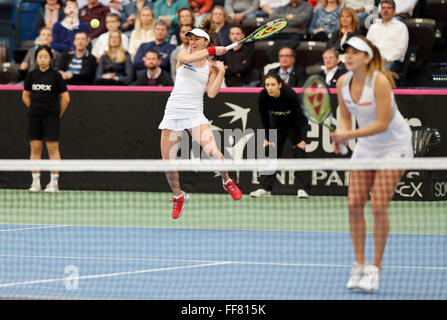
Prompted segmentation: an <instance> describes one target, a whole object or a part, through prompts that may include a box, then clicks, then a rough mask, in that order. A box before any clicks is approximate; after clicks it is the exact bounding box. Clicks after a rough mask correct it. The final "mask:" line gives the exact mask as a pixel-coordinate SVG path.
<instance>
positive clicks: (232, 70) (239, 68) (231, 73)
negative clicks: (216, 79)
mask: <svg viewBox="0 0 447 320" xmlns="http://www.w3.org/2000/svg"><path fill="white" fill-rule="evenodd" d="M244 38H245V33H244V31H243V30H242V27H241V26H240V25H233V26H231V27H230V40H231V42H238V41H240V40H242V39H244ZM253 49H254V48H253V45H252V44H251V43H249V44H245V45H240V46H237V47H236V48H234V49H233V50H230V51H228V52H227V53H226V54H225V56H224V62H225V69H226V72H225V84H226V85H227V87H243V86H246V85H248V84H249V82H250V75H251V67H252V65H253V52H254V50H253Z"/></svg>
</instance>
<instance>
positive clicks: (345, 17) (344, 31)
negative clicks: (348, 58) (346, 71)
mask: <svg viewBox="0 0 447 320" xmlns="http://www.w3.org/2000/svg"><path fill="white" fill-rule="evenodd" d="M338 25H339V27H338V30H337V32H336V33H334V35H333V36H332V37H331V38H330V39H329V41H328V43H327V47H328V48H334V49H335V50H337V52H338V53H339V61H341V62H343V63H344V62H345V55H344V51H343V49H342V46H343V44H344V43H345V42H346V41H348V40H349V38H351V37H352V36H356V35H360V34H361V32H360V30H359V19H358V16H357V12H356V11H355V10H354V9H351V8H343V9H341V12H340V16H339V18H338Z"/></svg>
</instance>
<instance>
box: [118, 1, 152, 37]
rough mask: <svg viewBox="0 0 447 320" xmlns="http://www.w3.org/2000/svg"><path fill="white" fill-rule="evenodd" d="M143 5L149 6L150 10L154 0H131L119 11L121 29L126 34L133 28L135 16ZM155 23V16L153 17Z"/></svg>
mask: <svg viewBox="0 0 447 320" xmlns="http://www.w3.org/2000/svg"><path fill="white" fill-rule="evenodd" d="M144 7H149V8H150V9H151V10H152V9H153V8H154V1H151V0H133V1H132V2H130V3H129V4H128V5H126V6H125V7H124V9H123V12H122V13H121V21H122V22H123V24H122V25H121V30H122V31H123V32H124V33H125V34H126V35H128V36H130V33H131V32H132V30H134V28H135V23H136V21H137V17H138V15H139V13H140V11H141V9H143V8H144ZM154 23H155V18H154Z"/></svg>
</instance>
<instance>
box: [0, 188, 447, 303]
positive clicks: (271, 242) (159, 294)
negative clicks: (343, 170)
mask: <svg viewBox="0 0 447 320" xmlns="http://www.w3.org/2000/svg"><path fill="white" fill-rule="evenodd" d="M0 194H1V198H2V201H1V203H0V222H1V224H0V265H1V266H2V272H1V273H0V296H1V297H24V298H37V297H44V298H75V299H79V298H87V299H92V298H93V299H95V298H97V299H107V298H113V299H182V300H184V299H213V300H214V299H232V300H233V299H250V300H257V299H271V300H275V299H368V300H369V299H373V300H376V299H386V300H390V299H418V300H420V299H432V300H433V299H435V300H436V299H447V219H446V214H447V210H446V208H447V202H446V201H437V202H417V201H411V202H410V201H393V202H392V203H391V208H390V236H389V239H388V243H387V248H386V251H385V256H384V261H383V265H384V271H383V272H382V276H381V281H380V289H379V291H378V292H376V293H373V294H363V293H361V292H360V291H348V290H347V289H346V288H345V285H346V281H347V279H348V277H349V271H350V268H351V263H352V262H353V261H354V255H353V251H352V245H351V239H350V234H349V230H348V226H349V224H348V214H347V203H346V201H347V200H346V197H337V196H312V197H310V198H309V199H307V200H304V201H297V198H296V197H294V196H280V195H276V196H273V197H272V198H269V199H252V198H250V197H249V196H248V195H244V198H243V199H242V200H240V201H237V202H235V201H232V200H231V199H230V198H229V196H228V195H226V194H203V193H202V194H198V193H192V194H191V200H190V202H189V203H188V204H187V205H186V207H185V212H184V213H183V215H182V217H181V218H180V219H178V220H173V219H172V218H171V216H170V211H171V209H172V207H171V204H170V203H169V200H170V197H171V195H170V194H169V193H157V192H112V191H107V192H106V191H67V190H62V191H61V192H60V193H58V194H45V193H43V192H42V193H39V194H30V193H28V192H27V191H26V190H6V189H3V190H1V191H0ZM366 217H367V224H368V228H369V229H368V231H369V233H368V237H367V246H366V252H367V257H368V259H372V253H373V251H372V250H373V249H372V234H371V233H370V232H371V231H372V230H371V227H372V217H371V212H370V210H369V209H367V210H366Z"/></svg>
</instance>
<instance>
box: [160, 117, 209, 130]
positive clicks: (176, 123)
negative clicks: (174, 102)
mask: <svg viewBox="0 0 447 320" xmlns="http://www.w3.org/2000/svg"><path fill="white" fill-rule="evenodd" d="M209 123H210V122H209V120H208V119H207V118H206V117H205V116H204V115H203V114H201V115H199V116H195V117H192V118H184V119H166V117H163V120H161V122H160V125H159V126H158V129H169V130H174V131H182V130H185V129H191V128H195V127H199V126H201V125H202V124H209Z"/></svg>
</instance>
